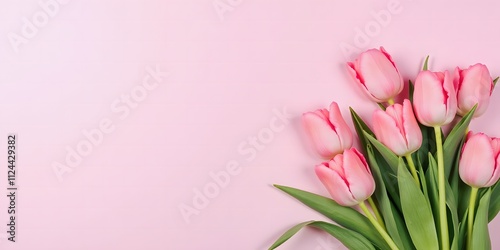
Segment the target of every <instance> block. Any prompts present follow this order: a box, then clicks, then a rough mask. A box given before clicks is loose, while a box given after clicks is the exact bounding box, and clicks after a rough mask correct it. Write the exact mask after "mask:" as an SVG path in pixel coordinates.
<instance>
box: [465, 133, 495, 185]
mask: <svg viewBox="0 0 500 250" xmlns="http://www.w3.org/2000/svg"><path fill="white" fill-rule="evenodd" d="M459 173H460V178H462V180H463V181H464V182H465V183H467V185H469V186H472V187H475V188H481V187H490V186H492V185H493V184H495V183H496V182H497V181H498V178H499V177H500V139H499V138H490V137H488V136H487V135H485V134H483V133H477V134H473V133H472V132H469V134H468V135H467V139H466V141H465V144H464V147H463V148H462V155H461V157H460V163H459Z"/></svg>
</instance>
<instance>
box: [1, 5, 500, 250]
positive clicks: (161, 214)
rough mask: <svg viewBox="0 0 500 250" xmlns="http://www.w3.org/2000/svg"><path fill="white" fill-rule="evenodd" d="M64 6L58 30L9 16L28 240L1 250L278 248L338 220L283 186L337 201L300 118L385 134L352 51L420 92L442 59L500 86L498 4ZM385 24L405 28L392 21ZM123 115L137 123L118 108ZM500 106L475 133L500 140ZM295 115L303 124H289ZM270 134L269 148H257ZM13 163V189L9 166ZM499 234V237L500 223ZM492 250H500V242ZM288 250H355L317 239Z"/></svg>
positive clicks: (9, 68) (9, 65) (9, 94)
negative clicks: (318, 172)
mask: <svg viewBox="0 0 500 250" xmlns="http://www.w3.org/2000/svg"><path fill="white" fill-rule="evenodd" d="M48 1H49V0H42V2H44V3H45V2H48ZM214 2H215V3H216V4H218V6H219V7H224V6H225V7H226V9H225V12H217V11H216V9H215V8H214ZM388 5H389V7H388ZM54 6H55V5H54ZM54 6H52V7H51V9H49V11H52V14H53V16H51V17H49V18H48V19H46V20H44V19H43V18H44V14H43V13H42V14H40V13H41V12H44V11H45V10H44V9H43V7H42V6H40V5H39V3H38V0H36V1H35V0H25V1H3V2H2V7H1V8H0V36H2V37H3V38H2V39H0V66H1V67H0V86H1V89H0V107H2V108H1V110H2V112H0V117H1V119H0V121H1V122H0V124H1V125H0V135H2V136H1V138H4V139H0V151H2V152H6V136H5V135H6V134H7V133H9V132H15V133H18V135H19V141H18V146H19V149H18V150H19V152H18V155H19V161H18V185H19V192H18V201H17V202H18V203H17V204H18V211H17V212H18V214H17V215H18V221H17V224H18V232H17V233H18V234H17V238H16V239H17V242H16V243H11V242H8V241H7V240H6V238H5V234H0V245H1V246H0V248H1V249H23V250H24V249H40V250H43V249H47V250H49V249H50V250H73V249H75V250H76V249H193V250H194V249H197V250H198V249H266V248H267V247H269V245H270V244H271V243H272V242H273V240H275V239H276V237H278V236H279V235H280V234H281V233H283V231H284V230H285V229H287V228H289V227H290V226H292V225H294V224H296V223H298V222H302V221H305V220H311V219H318V220H321V219H324V218H323V217H322V216H321V215H318V214H317V213H315V212H314V211H312V210H309V209H308V208H306V207H305V206H303V205H301V204H299V203H298V202H296V201H294V200H293V199H291V198H289V197H287V196H286V195H284V194H283V193H281V192H279V191H278V190H276V189H274V188H273V187H271V184H272V183H279V184H284V185H291V186H295V187H298V188H303V189H306V190H310V191H313V192H317V193H321V194H324V195H326V191H325V190H324V188H323V187H322V186H321V184H320V183H319V181H318V180H317V179H316V177H315V175H314V173H313V168H312V167H313V165H315V164H316V163H318V162H319V161H320V160H319V158H318V157H317V156H316V155H314V153H313V152H312V151H311V150H309V149H308V148H307V147H306V146H304V143H303V142H304V140H303V134H302V130H301V126H300V123H299V117H300V115H301V113H303V112H305V111H309V110H313V109H316V108H321V107H326V106H327V105H328V104H329V103H330V102H331V101H332V100H335V101H337V102H338V103H340V106H341V108H342V111H343V112H344V114H345V115H347V114H348V112H347V110H348V109H347V108H348V106H349V105H351V106H353V107H354V108H355V109H356V110H357V111H358V112H359V113H360V114H361V115H362V116H363V117H365V118H367V119H368V120H369V116H370V113H371V111H372V110H374V109H375V108H376V106H375V105H374V104H373V103H371V102H370V101H368V100H367V99H366V97H365V96H364V95H363V94H361V93H360V92H359V91H358V90H357V89H356V88H355V87H354V85H353V84H352V83H351V82H350V81H349V79H348V76H347V73H346V71H345V67H344V63H345V62H346V61H347V60H350V59H352V58H353V57H352V56H349V55H347V56H346V55H345V54H344V53H342V49H341V48H342V47H343V46H344V47H345V46H352V47H357V48H358V49H359V50H365V49H367V48H372V47H378V46H380V45H383V46H385V48H386V49H387V50H388V51H389V53H391V54H392V56H393V57H394V60H395V61H396V63H397V65H398V66H399V68H400V70H401V71H402V72H403V73H404V75H405V78H406V79H408V78H411V79H413V78H414V77H415V75H416V73H417V72H418V68H419V67H420V65H421V63H422V58H423V57H424V56H425V55H431V68H432V69H435V70H444V69H452V68H453V67H455V66H461V67H466V66H468V65H470V64H474V63H476V62H482V63H485V64H486V65H488V66H489V68H490V71H491V73H492V75H493V76H498V75H500V61H499V59H498V58H499V57H498V56H499V52H500V49H499V46H498V41H499V40H500V33H498V28H497V27H498V23H499V21H500V16H499V15H498V8H499V7H500V4H499V3H496V2H494V1H489V2H488V3H478V2H474V3H472V2H471V1H466V2H465V3H458V2H456V1H453V2H452V1H449V2H448V3H446V2H444V1H429V2H424V1H410V0H399V1H398V0H392V1H390V0H387V1H360V0H358V1H327V0H317V1H290V0H275V1H263V0H215V1H214V0H169V1H160V0H143V1H123V0H120V1H118V0H108V1H97V0H85V1H83V0H72V1H65V2H64V3H63V1H61V3H58V4H57V6H58V8H54ZM380 11H382V13H386V14H387V13H389V15H386V16H384V17H386V18H385V19H384V20H382V21H380V20H378V18H377V17H376V16H378V15H379V14H380V13H381V12H380ZM389 11H392V12H389ZM374 13H375V14H374ZM377 13H379V14H377ZM33 17H37V18H39V20H38V21H37V23H38V24H40V25H41V26H43V27H40V28H37V29H38V32H37V33H36V34H35V35H34V36H33V37H30V38H26V37H25V38H26V40H23V41H24V42H25V43H22V44H19V46H13V45H12V43H11V42H10V39H11V38H12V36H13V35H12V34H13V33H15V34H17V35H18V36H20V35H23V34H22V29H23V26H25V25H26V24H25V23H24V21H23V18H27V19H28V20H32V19H33ZM45 17H47V15H45ZM387 17H390V18H387ZM389 19H390V20H389ZM377 20H378V21H377ZM44 21H46V22H44ZM365 28H368V29H369V30H368V33H369V35H366V37H364V38H365V39H362V37H360V36H362V35H360V34H359V33H360V32H363V33H365V34H366V31H365ZM32 32H33V31H32ZM26 34H27V35H30V34H31V35H32V33H26ZM16 48H17V53H16ZM156 66H158V67H159V69H160V71H164V72H166V71H168V72H169V75H168V76H162V77H161V78H159V79H160V80H162V82H161V83H159V84H158V85H157V86H156V88H153V89H151V90H147V92H134V91H139V90H141V87H137V86H138V84H140V83H141V82H142V80H143V78H144V77H146V76H148V72H147V69H148V67H152V68H155V67H156ZM149 80H151V79H149ZM142 90H144V89H142ZM131 91H132V92H131ZM130 93H135V94H136V95H137V93H142V94H143V95H142V96H141V98H140V101H137V99H136V101H135V102H134V104H133V105H134V107H135V108H130V107H129V108H124V107H126V106H124V105H125V104H123V103H121V101H120V100H121V98H122V95H129V94H130ZM144 93H146V95H147V96H144ZM117 102H118V104H120V107H121V108H122V111H120V112H125V111H123V109H128V110H129V111H130V113H129V114H128V115H124V113H120V112H117V110H113V109H112V108H111V105H113V103H114V104H115V105H116V103H117ZM127 107H128V106H127ZM499 107H500V96H499V94H498V93H494V97H493V100H492V102H491V108H490V109H489V111H488V113H487V114H486V115H484V116H483V117H481V118H479V119H477V120H475V121H474V123H473V125H472V129H473V130H481V131H484V132H486V133H488V134H490V135H492V136H500V130H499V129H498V128H499V126H500V117H499V116H497V115H496V114H497V113H496V112H497V110H498V108H499ZM115 108H116V106H115ZM284 108H286V110H287V112H288V113H289V114H290V119H289V120H281V119H280V118H279V117H277V116H276V110H283V109H284ZM273 110H274V111H273ZM120 115H123V116H122V117H120ZM103 119H104V120H105V121H108V122H111V123H112V126H113V128H114V130H113V131H112V132H109V133H106V134H105V135H104V137H103V138H101V139H102V140H100V142H99V144H98V145H95V146H93V147H92V150H91V152H90V153H89V154H88V155H86V156H84V157H82V159H81V162H79V164H76V165H77V166H74V167H73V168H66V170H68V169H69V170H71V172H67V173H65V174H64V175H62V177H61V179H59V178H57V175H56V174H55V172H54V169H53V165H54V164H55V162H59V163H61V164H65V157H66V154H67V147H69V148H73V149H74V148H75V147H77V145H79V144H81V143H85V140H86V139H85V138H86V137H85V136H84V134H83V132H82V130H86V131H90V130H92V129H95V128H99V123H100V122H101V120H103ZM348 121H349V124H351V121H350V119H348ZM270 123H272V124H274V125H273V126H271V127H270ZM272 124H271V125H272ZM270 128H274V130H275V132H271V133H270V131H272V130H270ZM259 134H260V135H261V138H262V139H258V141H257V143H259V144H260V146H258V149H255V148H253V147H252V146H250V144H249V143H250V142H249V141H248V140H252V137H254V136H258V135H259ZM82 145H83V144H82ZM240 147H241V148H240ZM239 148H240V150H239ZM252 148H253V149H252ZM242 150H243V151H242ZM0 161H1V162H2V164H1V166H3V167H2V168H1V169H2V170H0V187H1V188H2V189H3V190H5V187H6V182H5V180H6V167H5V162H6V153H0ZM231 161H234V162H236V163H238V164H239V165H238V167H239V170H240V171H239V172H238V173H235V172H234V171H237V170H238V169H233V170H234V171H233V174H234V175H231V176H230V180H229V181H224V182H223V183H221V185H223V186H224V187H220V186H215V184H214V182H213V178H212V177H211V175H213V173H219V172H221V171H223V170H224V169H225V168H226V164H227V163H228V162H231ZM211 173H212V174H211ZM204 188H208V189H210V188H212V189H211V190H209V192H211V193H210V195H211V197H212V198H209V199H208V200H205V203H206V204H203V202H200V201H198V202H199V203H202V204H201V205H200V204H198V208H199V209H196V208H193V209H196V211H195V212H196V213H197V214H196V215H191V216H184V217H183V215H182V214H181V213H180V211H179V206H184V207H186V206H193V198H195V192H196V191H195V190H203V189H204ZM213 188H217V189H215V190H214V189H213ZM1 197H2V198H0V201H1V202H0V215H1V216H0V223H1V224H0V225H5V224H6V223H7V214H6V210H7V209H6V207H7V204H6V199H5V195H2V196H1ZM183 204H184V205H183ZM185 217H189V218H188V219H186V218H185ZM491 229H492V234H498V232H500V219H496V220H495V221H494V222H493V223H492V224H491ZM4 231H5V230H4V227H3V226H2V227H1V231H0V233H3V232H4ZM493 248H494V249H500V239H499V238H498V237H493ZM281 249H314V250H318V249H342V247H341V245H340V244H339V243H338V242H336V241H335V240H331V239H330V238H329V237H328V236H327V235H326V234H324V233H321V232H319V231H316V230H312V229H307V230H304V231H302V232H300V233H299V234H298V235H297V236H296V237H295V238H293V239H291V240H290V241H289V242H287V243H286V244H285V245H283V247H282V248H281Z"/></svg>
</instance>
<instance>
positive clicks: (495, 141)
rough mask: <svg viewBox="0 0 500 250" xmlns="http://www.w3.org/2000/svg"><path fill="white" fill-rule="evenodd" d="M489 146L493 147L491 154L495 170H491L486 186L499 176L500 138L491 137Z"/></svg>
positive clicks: (491, 184)
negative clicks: (491, 173) (493, 157)
mask: <svg viewBox="0 0 500 250" xmlns="http://www.w3.org/2000/svg"><path fill="white" fill-rule="evenodd" d="M491 147H492V148H493V154H494V155H495V172H493V175H492V176H491V179H490V181H489V182H488V183H486V186H487V187H490V186H493V185H494V184H495V183H496V182H497V181H498V179H499V178H500V139H499V138H492V139H491Z"/></svg>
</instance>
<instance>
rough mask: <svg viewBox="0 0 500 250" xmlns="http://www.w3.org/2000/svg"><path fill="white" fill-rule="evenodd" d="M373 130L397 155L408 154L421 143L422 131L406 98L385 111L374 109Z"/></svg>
mask: <svg viewBox="0 0 500 250" xmlns="http://www.w3.org/2000/svg"><path fill="white" fill-rule="evenodd" d="M373 132H374V133H375V135H376V137H377V139H378V140H379V141H380V142H382V143H383V144H384V145H385V146H387V147H388V148H389V149H390V150H392V151H393V152H394V153H395V154H397V155H399V156H406V155H409V154H411V153H413V152H415V151H416V150H417V149H419V148H420V146H421V145H422V132H421V131H420V127H419V126H418V123H417V120H416V119H415V115H414V114H413V107H412V105H411V102H410V100H408V99H406V100H404V101H403V105H401V104H394V105H391V106H389V107H387V109H386V110H385V111H383V110H377V111H375V113H373Z"/></svg>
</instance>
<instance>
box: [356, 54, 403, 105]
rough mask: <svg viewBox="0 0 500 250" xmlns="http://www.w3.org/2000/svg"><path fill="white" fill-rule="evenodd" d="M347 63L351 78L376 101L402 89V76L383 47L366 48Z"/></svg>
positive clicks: (385, 98)
mask: <svg viewBox="0 0 500 250" xmlns="http://www.w3.org/2000/svg"><path fill="white" fill-rule="evenodd" d="M347 65H348V66H349V67H348V69H349V73H350V74H351V76H352V77H353V79H354V80H355V81H356V82H358V83H359V84H360V86H361V87H362V89H364V90H366V92H367V93H368V95H369V96H370V97H371V98H372V99H373V100H374V101H376V102H387V101H389V100H391V99H393V98H394V97H395V96H397V95H398V94H399V93H400V92H401V91H402V90H403V87H404V84H403V78H402V77H401V74H399V71H398V69H397V68H396V64H394V62H393V61H392V58H391V56H390V55H389V54H388V53H387V52H386V51H385V50H384V48H383V47H380V50H377V49H370V50H367V51H365V52H363V53H361V55H359V57H358V59H356V60H355V61H354V62H348V63H347Z"/></svg>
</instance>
